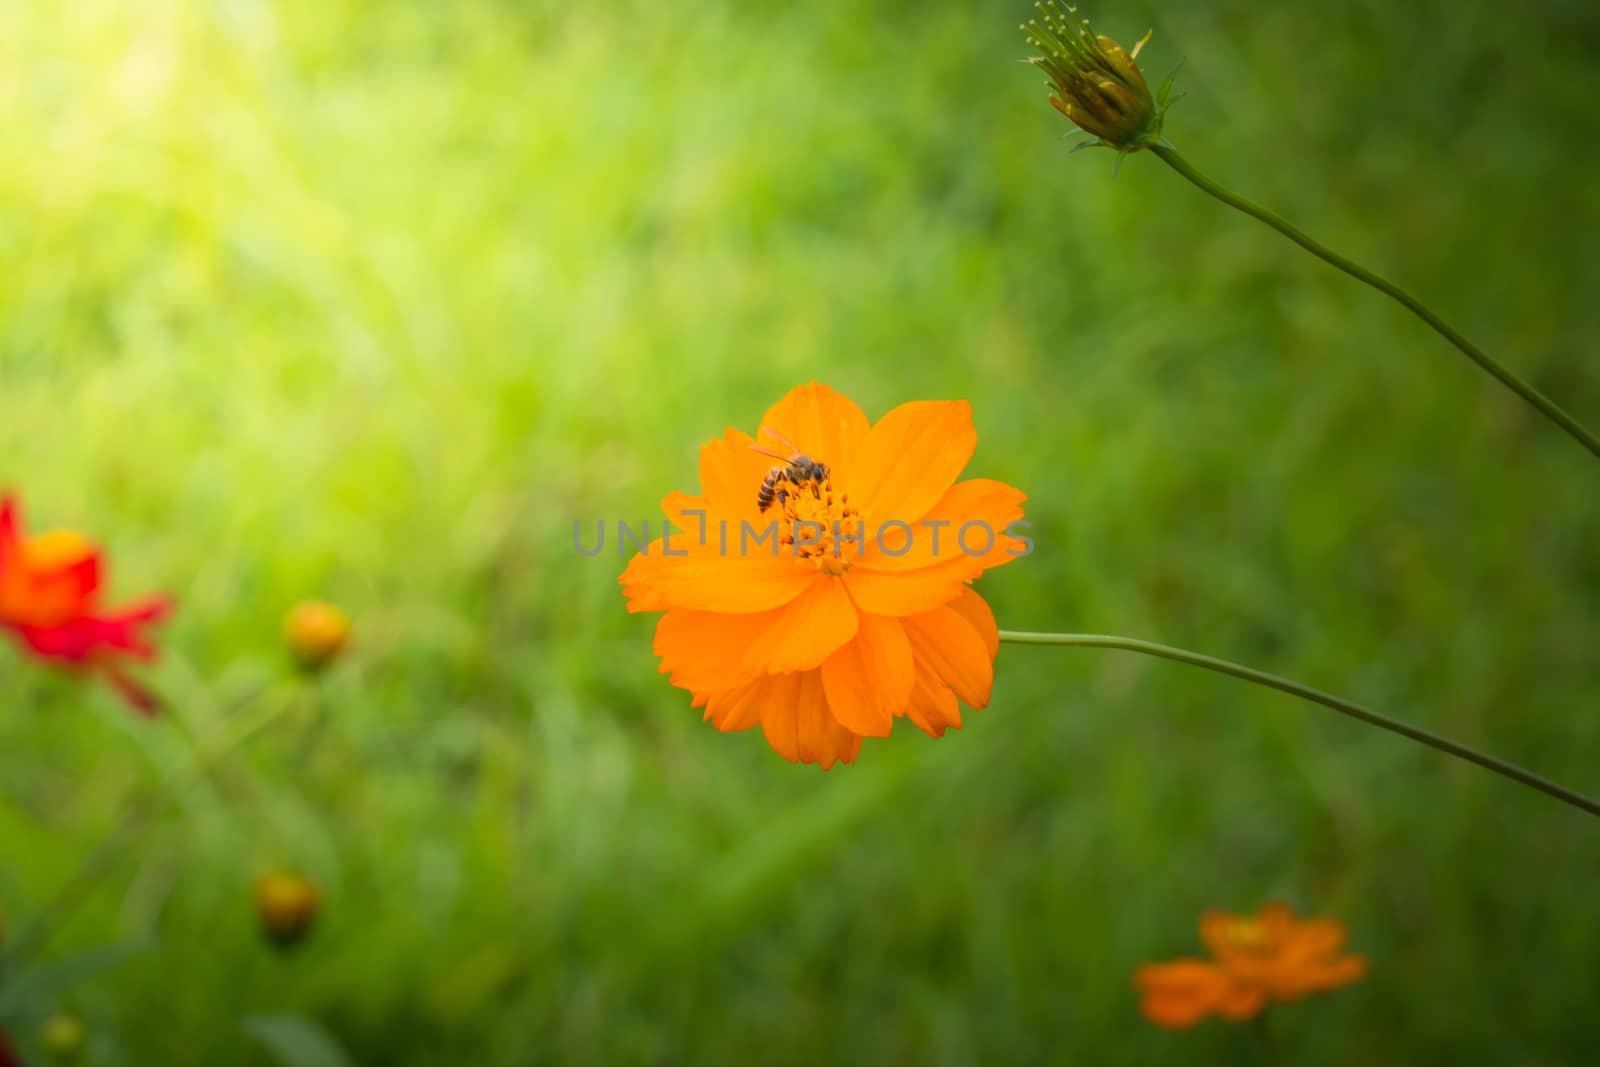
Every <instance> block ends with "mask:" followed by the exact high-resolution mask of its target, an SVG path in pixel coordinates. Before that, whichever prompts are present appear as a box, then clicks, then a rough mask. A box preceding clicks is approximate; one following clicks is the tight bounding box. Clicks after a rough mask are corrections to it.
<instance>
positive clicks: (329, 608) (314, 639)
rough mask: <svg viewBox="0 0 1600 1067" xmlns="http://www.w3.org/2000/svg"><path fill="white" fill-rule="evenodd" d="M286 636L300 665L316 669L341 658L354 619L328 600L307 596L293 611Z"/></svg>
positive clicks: (285, 631)
mask: <svg viewBox="0 0 1600 1067" xmlns="http://www.w3.org/2000/svg"><path fill="white" fill-rule="evenodd" d="M283 636H284V640H286V641H287V642H288V643H289V651H290V652H292V653H293V654H294V658H295V659H296V660H297V661H298V662H299V664H300V666H301V667H302V668H303V669H305V670H307V671H311V672H316V671H320V670H322V669H323V668H324V667H326V666H328V664H330V663H332V662H333V661H334V660H335V659H338V658H339V654H340V653H341V652H343V651H344V649H345V646H346V645H348V644H349V643H350V620H349V619H348V618H346V617H345V613H344V612H342V611H340V610H339V609H338V608H336V607H334V606H333V605H332V604H329V603H327V602H326V601H322V600H307V601H303V602H302V603H299V604H296V605H295V608H294V610H293V611H291V612H289V617H288V618H287V619H285V620H284V623H283Z"/></svg>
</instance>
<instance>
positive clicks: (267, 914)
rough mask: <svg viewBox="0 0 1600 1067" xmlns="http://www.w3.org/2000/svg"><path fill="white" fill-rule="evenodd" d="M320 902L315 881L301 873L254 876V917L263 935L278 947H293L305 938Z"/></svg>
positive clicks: (283, 872) (320, 898)
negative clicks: (256, 877)
mask: <svg viewBox="0 0 1600 1067" xmlns="http://www.w3.org/2000/svg"><path fill="white" fill-rule="evenodd" d="M321 903H322V893H321V892H320V891H319V890H318V889H317V885H316V883H315V882H313V881H312V880H311V879H309V878H306V877H305V876H303V875H299V874H292V873H290V872H287V871H274V872H273V873H271V874H266V875H262V876H261V877H260V878H258V879H256V885H255V904H256V917H257V918H258V919H260V920H261V932H262V934H263V935H265V937H266V938H267V940H269V941H271V942H272V943H273V944H274V945H277V946H278V947H279V948H292V947H293V946H294V945H297V944H299V943H300V941H302V940H303V939H304V938H305V936H306V934H307V933H309V932H310V930H311V925H312V923H314V922H315V921H316V918H317V908H318V906H319V905H320V904H321Z"/></svg>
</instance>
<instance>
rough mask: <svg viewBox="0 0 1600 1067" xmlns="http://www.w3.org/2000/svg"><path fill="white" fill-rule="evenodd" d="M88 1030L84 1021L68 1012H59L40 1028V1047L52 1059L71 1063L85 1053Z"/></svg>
mask: <svg viewBox="0 0 1600 1067" xmlns="http://www.w3.org/2000/svg"><path fill="white" fill-rule="evenodd" d="M87 1037H88V1030H86V1029H85V1028H84V1025H83V1020H82V1019H79V1018H78V1017H77V1016H76V1015H70V1014H68V1013H67V1012H64V1011H63V1012H57V1013H56V1014H54V1015H52V1016H50V1018H48V1019H46V1020H45V1023H44V1026H42V1027H40V1028H39V1045H40V1047H41V1048H43V1049H44V1051H45V1053H46V1054H47V1055H49V1056H50V1058H51V1059H53V1060H56V1061H57V1062H59V1063H71V1062H72V1061H73V1060H75V1059H77V1057H78V1054H79V1053H80V1052H82V1051H83V1045H84V1041H85V1039H86V1038H87Z"/></svg>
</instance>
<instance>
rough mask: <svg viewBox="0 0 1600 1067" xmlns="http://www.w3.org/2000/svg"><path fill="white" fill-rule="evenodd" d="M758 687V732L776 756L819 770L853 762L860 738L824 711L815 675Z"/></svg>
mask: <svg viewBox="0 0 1600 1067" xmlns="http://www.w3.org/2000/svg"><path fill="white" fill-rule="evenodd" d="M758 684H760V685H761V687H762V694H761V698H760V701H761V729H762V731H763V732H764V733H765V734H766V735H767V743H768V744H770V745H771V746H772V747H773V749H774V751H776V752H777V753H778V755H780V756H782V757H783V758H784V759H786V760H788V761H789V762H790V763H815V764H818V765H820V766H821V767H822V769H823V770H828V769H830V768H831V767H832V766H833V765H834V763H835V762H837V761H840V760H842V761H844V762H845V763H854V762H855V758H856V753H857V752H859V751H860V750H861V738H860V737H858V736H856V735H855V734H853V733H851V732H850V731H849V730H847V729H845V728H844V727H843V726H841V725H840V724H839V721H838V720H837V719H835V718H834V717H833V715H832V713H830V712H829V711H828V701H827V697H826V696H825V695H824V694H823V691H822V679H821V677H820V672H819V671H806V672H804V673H801V674H780V675H776V676H774V677H771V678H766V679H763V680H762V681H761V682H760V683H758Z"/></svg>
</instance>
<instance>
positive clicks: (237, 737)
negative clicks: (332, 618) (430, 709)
mask: <svg viewBox="0 0 1600 1067" xmlns="http://www.w3.org/2000/svg"><path fill="white" fill-rule="evenodd" d="M254 695H255V694H252V697H253V696H254ZM248 700H249V698H246V701H245V703H248ZM290 706H291V705H290V704H288V703H283V704H280V705H278V706H277V707H275V708H273V709H271V710H270V711H268V712H267V713H266V714H265V715H262V716H260V717H258V718H257V719H255V720H254V721H252V722H247V723H245V724H244V725H243V726H242V727H240V728H238V729H237V730H235V731H234V732H233V733H232V734H230V735H229V736H227V737H226V738H224V739H223V740H222V741H220V742H218V743H217V744H216V745H214V746H212V747H211V748H208V749H204V750H202V751H200V752H198V753H196V754H195V756H194V758H193V760H192V761H191V762H190V763H189V764H188V766H187V767H184V768H183V769H182V770H181V771H180V772H179V774H178V776H177V779H176V780H175V781H172V782H168V783H157V784H156V785H154V786H152V787H151V788H150V789H148V790H147V791H145V792H144V793H143V794H142V795H139V796H136V797H134V798H132V799H131V800H130V801H129V802H128V803H127V805H126V807H125V809H124V811H123V815H122V819H121V820H120V821H119V822H118V823H117V825H116V826H114V827H113V828H112V829H111V831H110V832H109V833H108V834H106V836H105V837H103V838H101V839H100V842H99V844H97V845H96V846H95V847H94V849H93V850H91V851H90V852H89V854H88V855H87V856H86V857H85V858H84V860H83V862H82V863H80V864H79V865H78V869H77V871H76V872H74V874H73V876H72V878H71V879H69V880H68V881H67V883H66V884H65V885H63V886H62V887H61V888H60V889H59V890H58V891H57V892H56V894H55V897H54V898H53V899H52V900H50V902H49V903H47V904H46V905H45V906H44V907H43V908H42V909H40V911H39V914H38V915H37V916H35V918H34V920H33V922H32V923H30V924H29V925H28V926H27V927H25V928H24V929H23V930H22V932H21V933H20V934H19V935H18V937H17V939H16V941H15V943H14V945H13V946H11V949H10V951H9V952H8V953H7V955H8V956H10V957H12V958H16V959H23V958H26V957H27V956H28V955H29V954H30V953H33V952H36V951H38V950H39V949H41V948H43V946H44V945H45V944H47V943H48V942H49V940H50V938H51V937H52V936H54V934H55V933H56V931H57V930H59V929H60V928H61V926H62V925H63V924H64V923H65V922H66V920H67V919H68V918H70V917H71V915H72V913H73V912H74V911H75V910H76V909H77V907H78V905H79V904H81V903H82V902H83V900H84V898H85V897H86V896H88V895H89V894H90V893H91V892H92V891H93V890H94V888H95V887H96V886H97V885H99V883H100V881H101V879H103V878H104V877H105V876H106V875H107V874H108V873H109V872H110V871H111V869H112V867H113V866H114V865H115V864H116V862H117V860H118V859H120V858H121V856H122V854H123V852H124V851H125V850H126V849H127V848H128V847H129V846H131V845H133V844H134V843H135V842H137V841H139V840H141V839H142V838H143V836H144V833H145V831H146V830H147V829H149V827H150V825H151V823H152V822H154V821H155V819H156V817H157V816H159V815H160V814H161V813H162V812H163V811H164V810H166V808H167V806H168V804H169V803H172V802H174V801H176V800H177V799H178V798H179V797H180V796H181V794H182V791H183V790H184V788H186V787H187V786H189V785H191V784H193V783H194V782H196V781H198V780H199V779H201V778H203V777H205V776H206V775H207V774H209V773H211V771H212V770H213V769H214V768H215V767H216V766H217V765H218V764H219V763H220V762H221V761H222V760H223V758H224V757H226V756H227V755H229V754H230V753H232V752H233V751H234V750H235V749H237V748H239V747H241V746H243V745H244V744H245V743H246V742H248V741H250V740H252V739H253V738H254V737H255V736H256V735H257V734H259V733H261V732H262V731H263V730H266V729H267V728H268V727H270V726H272V725H273V724H274V723H276V722H277V721H278V720H279V719H280V718H281V717H282V716H283V715H284V713H285V711H287V709H288V708H289V707H290Z"/></svg>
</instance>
